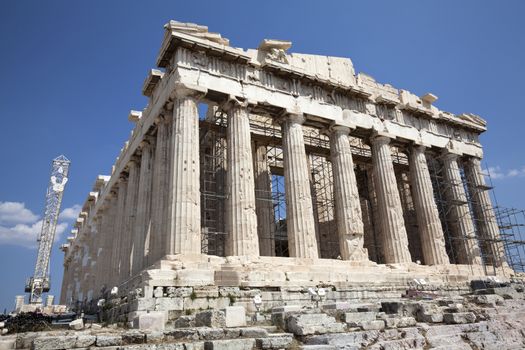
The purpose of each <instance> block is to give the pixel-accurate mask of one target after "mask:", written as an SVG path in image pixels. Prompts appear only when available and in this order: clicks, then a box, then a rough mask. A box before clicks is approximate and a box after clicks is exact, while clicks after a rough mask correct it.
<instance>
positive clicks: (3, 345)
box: [0, 339, 16, 350]
mask: <svg viewBox="0 0 525 350" xmlns="http://www.w3.org/2000/svg"><path fill="white" fill-rule="evenodd" d="M11 349H16V339H0V350H11Z"/></svg>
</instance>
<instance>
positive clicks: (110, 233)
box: [95, 191, 117, 295]
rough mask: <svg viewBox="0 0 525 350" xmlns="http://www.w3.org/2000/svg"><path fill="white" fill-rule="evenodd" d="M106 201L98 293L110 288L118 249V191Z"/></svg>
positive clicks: (98, 262) (98, 264)
mask: <svg viewBox="0 0 525 350" xmlns="http://www.w3.org/2000/svg"><path fill="white" fill-rule="evenodd" d="M104 200H105V201H106V203H104V206H103V208H102V210H103V214H102V215H103V216H102V225H101V230H102V236H101V244H100V247H99V248H98V251H97V268H96V280H95V286H96V288H97V289H96V290H95V292H96V293H99V295H100V291H101V290H102V289H104V288H105V289H108V287H109V284H110V282H111V281H110V279H109V278H110V275H111V270H113V267H112V265H111V256H112V253H113V252H114V251H115V250H116V249H115V246H114V242H113V241H114V236H115V235H114V231H115V221H116V212H117V196H116V193H115V192H113V191H111V192H109V193H108V194H107V195H106V198H105V199H104Z"/></svg>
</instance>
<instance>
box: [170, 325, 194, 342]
mask: <svg viewBox="0 0 525 350" xmlns="http://www.w3.org/2000/svg"><path fill="white" fill-rule="evenodd" d="M164 340H165V341H177V340H199V332H198V331H197V329H195V328H182V329H170V330H166V331H164Z"/></svg>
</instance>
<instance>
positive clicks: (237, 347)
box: [204, 339, 255, 350]
mask: <svg viewBox="0 0 525 350" xmlns="http://www.w3.org/2000/svg"><path fill="white" fill-rule="evenodd" d="M254 345H255V339H227V340H213V341H206V342H204V350H252V349H253V347H254Z"/></svg>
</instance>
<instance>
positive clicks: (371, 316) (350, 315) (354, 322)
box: [344, 311, 377, 327]
mask: <svg viewBox="0 0 525 350" xmlns="http://www.w3.org/2000/svg"><path fill="white" fill-rule="evenodd" d="M376 315H377V313H375V312H372V311H370V312H346V313H345V314H344V321H345V322H346V323H348V324H349V325H350V326H352V327H355V326H358V325H359V323H360V322H367V321H374V320H375V319H376Z"/></svg>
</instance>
